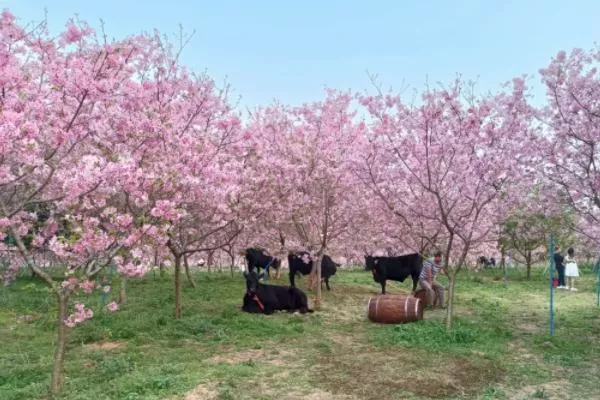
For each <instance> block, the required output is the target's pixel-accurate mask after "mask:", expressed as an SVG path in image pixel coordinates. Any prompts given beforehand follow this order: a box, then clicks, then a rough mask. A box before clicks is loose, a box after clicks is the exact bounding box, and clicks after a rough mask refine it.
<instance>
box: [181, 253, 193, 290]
mask: <svg viewBox="0 0 600 400" xmlns="http://www.w3.org/2000/svg"><path fill="white" fill-rule="evenodd" d="M183 265H184V267H185V276H186V277H187V280H188V282H189V283H190V286H191V287H193V288H195V287H196V282H194V277H193V276H192V273H191V272H190V265H189V264H188V258H187V255H186V256H183Z"/></svg>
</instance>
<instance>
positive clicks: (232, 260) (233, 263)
mask: <svg viewBox="0 0 600 400" xmlns="http://www.w3.org/2000/svg"><path fill="white" fill-rule="evenodd" d="M229 257H231V266H230V267H229V269H230V270H231V277H232V278H233V267H235V253H234V252H233V250H232V251H231V253H229Z"/></svg>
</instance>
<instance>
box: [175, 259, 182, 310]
mask: <svg viewBox="0 0 600 400" xmlns="http://www.w3.org/2000/svg"><path fill="white" fill-rule="evenodd" d="M180 318H181V255H179V254H178V255H176V256H175V319H180Z"/></svg>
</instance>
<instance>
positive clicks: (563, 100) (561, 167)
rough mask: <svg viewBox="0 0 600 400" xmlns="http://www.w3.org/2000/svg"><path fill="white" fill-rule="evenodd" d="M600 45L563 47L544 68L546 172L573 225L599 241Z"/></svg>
mask: <svg viewBox="0 0 600 400" xmlns="http://www.w3.org/2000/svg"><path fill="white" fill-rule="evenodd" d="M599 64H600V49H598V48H595V49H592V50H590V51H584V50H582V49H574V50H572V51H571V53H570V54H567V53H566V52H564V51H561V52H559V53H558V54H557V55H556V56H555V57H554V58H553V59H552V60H551V62H550V64H549V65H548V66H547V67H546V68H543V69H541V70H540V74H541V77H542V81H543V82H544V84H545V85H546V89H547V99H548V105H547V107H546V108H545V109H544V110H543V114H542V115H543V117H544V121H545V122H546V123H547V133H548V140H547V142H546V146H545V154H546V161H547V163H546V164H545V166H546V170H545V173H546V176H547V177H548V179H550V180H551V182H553V183H554V184H555V190H556V191H557V192H560V193H559V194H560V196H559V195H557V196H556V197H557V198H560V197H561V196H564V197H565V198H566V200H567V202H568V204H569V205H570V206H571V207H572V208H573V209H574V210H575V212H576V213H577V215H578V219H577V220H576V221H575V222H576V223H575V225H574V229H575V230H576V231H578V232H579V233H580V234H584V235H586V236H588V237H589V238H590V239H591V240H592V241H593V242H595V243H596V244H595V246H596V248H597V247H598V246H599V245H600V229H599V228H598V226H600V144H599V143H600V78H599V75H598V66H599Z"/></svg>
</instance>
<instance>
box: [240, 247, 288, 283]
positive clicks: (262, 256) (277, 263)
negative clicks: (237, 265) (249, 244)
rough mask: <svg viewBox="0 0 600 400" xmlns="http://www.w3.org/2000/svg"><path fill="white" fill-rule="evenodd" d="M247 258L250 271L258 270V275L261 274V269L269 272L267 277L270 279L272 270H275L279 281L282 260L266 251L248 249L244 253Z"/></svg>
mask: <svg viewBox="0 0 600 400" xmlns="http://www.w3.org/2000/svg"><path fill="white" fill-rule="evenodd" d="M244 255H245V256H246V262H247V263H248V271H253V270H254V269H256V272H257V273H260V269H261V268H262V269H264V270H265V271H267V276H268V277H270V276H271V273H270V269H271V268H273V269H274V270H275V279H279V270H280V267H281V260H280V259H278V258H275V257H272V256H270V255H269V254H267V252H266V250H263V249H260V248H248V249H246V250H245V251H244Z"/></svg>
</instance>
